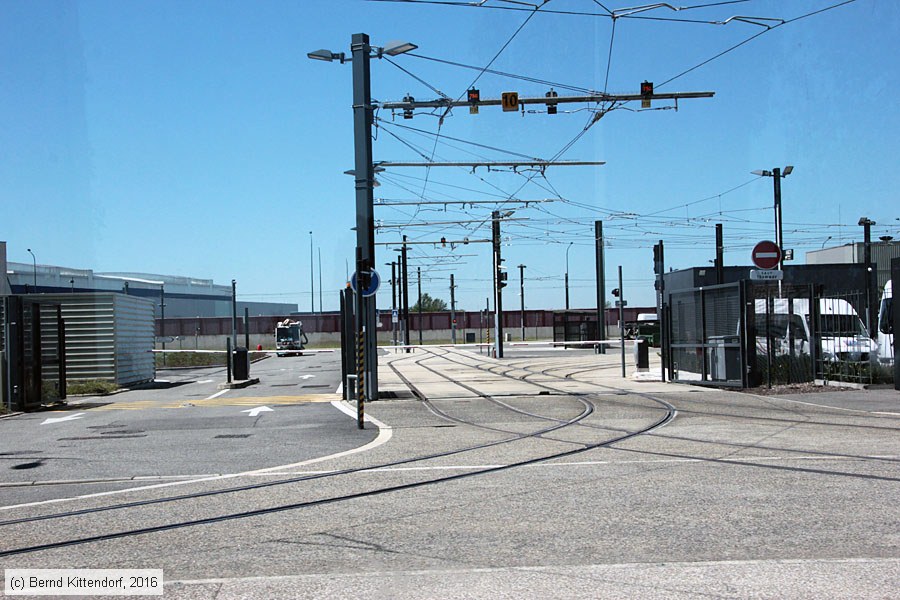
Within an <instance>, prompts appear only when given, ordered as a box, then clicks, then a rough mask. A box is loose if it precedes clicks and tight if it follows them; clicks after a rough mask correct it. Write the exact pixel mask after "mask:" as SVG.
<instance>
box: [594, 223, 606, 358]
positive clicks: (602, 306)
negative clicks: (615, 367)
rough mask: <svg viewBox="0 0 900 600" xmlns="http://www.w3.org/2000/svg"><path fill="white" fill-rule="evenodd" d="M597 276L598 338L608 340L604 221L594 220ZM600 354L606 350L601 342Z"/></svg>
mask: <svg viewBox="0 0 900 600" xmlns="http://www.w3.org/2000/svg"><path fill="white" fill-rule="evenodd" d="M594 252H595V255H596V258H595V269H596V272H595V276H596V278H597V339H598V340H600V341H601V342H603V341H605V340H606V279H605V277H606V275H605V274H606V268H605V265H604V260H603V221H594ZM597 350H598V351H599V352H600V354H604V353H605V352H606V346H605V345H604V344H600V345H599V347H598V348H597Z"/></svg>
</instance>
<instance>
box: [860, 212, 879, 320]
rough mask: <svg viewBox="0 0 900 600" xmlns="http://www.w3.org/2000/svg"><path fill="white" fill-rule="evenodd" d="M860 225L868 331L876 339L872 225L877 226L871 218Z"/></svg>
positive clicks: (862, 220) (863, 219) (876, 315)
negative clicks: (861, 229) (861, 230)
mask: <svg viewBox="0 0 900 600" xmlns="http://www.w3.org/2000/svg"><path fill="white" fill-rule="evenodd" d="M859 225H860V226H861V227H862V228H863V267H864V268H865V270H866V271H865V282H866V330H867V331H868V332H869V336H870V337H876V333H877V332H876V331H875V323H876V322H877V321H878V314H877V312H876V309H875V306H876V300H875V298H876V297H877V296H876V294H877V292H875V291H874V290H873V289H872V281H873V277H872V225H875V221H873V220H872V219H870V218H869V217H860V219H859Z"/></svg>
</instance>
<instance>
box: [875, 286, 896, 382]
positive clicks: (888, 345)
mask: <svg viewBox="0 0 900 600" xmlns="http://www.w3.org/2000/svg"><path fill="white" fill-rule="evenodd" d="M893 303H894V299H893V293H892V290H891V280H890V279H888V281H887V283H885V284H884V292H882V294H881V304H880V305H879V306H878V362H879V363H880V364H882V365H885V366H890V365H892V364H894V307H893Z"/></svg>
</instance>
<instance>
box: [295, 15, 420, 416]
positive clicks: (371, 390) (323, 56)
mask: <svg viewBox="0 0 900 600" xmlns="http://www.w3.org/2000/svg"><path fill="white" fill-rule="evenodd" d="M416 48H417V46H416V45H415V44H410V43H409V42H394V43H392V44H389V45H388V46H386V47H384V48H377V47H373V46H370V45H369V36H368V35H366V34H365V33H354V34H353V36H352V37H351V39H350V51H351V57H350V59H349V60H350V61H351V62H352V66H353V146H354V168H353V176H354V179H355V186H356V252H357V254H356V256H357V269H356V271H357V273H356V284H357V289H358V290H359V292H360V293H358V294H357V298H358V300H357V328H356V329H357V335H358V337H359V339H360V340H361V341H362V342H363V356H362V357H361V358H362V361H361V364H362V370H363V376H364V381H362V382H360V381H358V380H357V385H361V387H360V389H361V391H363V394H360V395H357V398H359V399H360V401H362V402H364V401H365V400H366V399H368V400H377V399H378V361H377V359H376V357H377V355H376V340H375V333H376V329H375V325H376V324H375V295H374V294H373V295H371V296H369V297H364V296H363V295H362V293H361V292H362V291H363V290H366V289H368V288H369V271H370V270H371V269H374V268H375V218H374V216H373V212H374V211H373V204H374V194H373V192H372V188H373V186H374V185H375V176H374V171H375V168H374V165H373V164H372V122H373V118H374V106H373V105H372V90H371V78H370V69H369V63H370V60H371V57H372V53H373V51H374V52H375V56H376V57H377V58H381V57H382V56H383V55H385V54H386V55H388V56H396V55H398V54H403V53H404V52H409V51H410V50H415V49H416ZM306 56H307V57H309V58H312V59H314V60H324V61H328V62H331V61H334V60H339V61H340V62H341V64H343V63H345V62H347V60H348V59H347V57H346V56H345V55H344V53H343V52H341V53H334V52H331V51H330V50H315V51H313V52H309V53H307V55H306ZM404 267H405V265H404ZM361 423H362V421H360V424H361Z"/></svg>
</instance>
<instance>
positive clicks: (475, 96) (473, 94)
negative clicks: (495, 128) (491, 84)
mask: <svg viewBox="0 0 900 600" xmlns="http://www.w3.org/2000/svg"><path fill="white" fill-rule="evenodd" d="M478 102H481V91H480V90H476V89H475V88H472V89H470V90H469V103H470V104H477V103H478Z"/></svg>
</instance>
